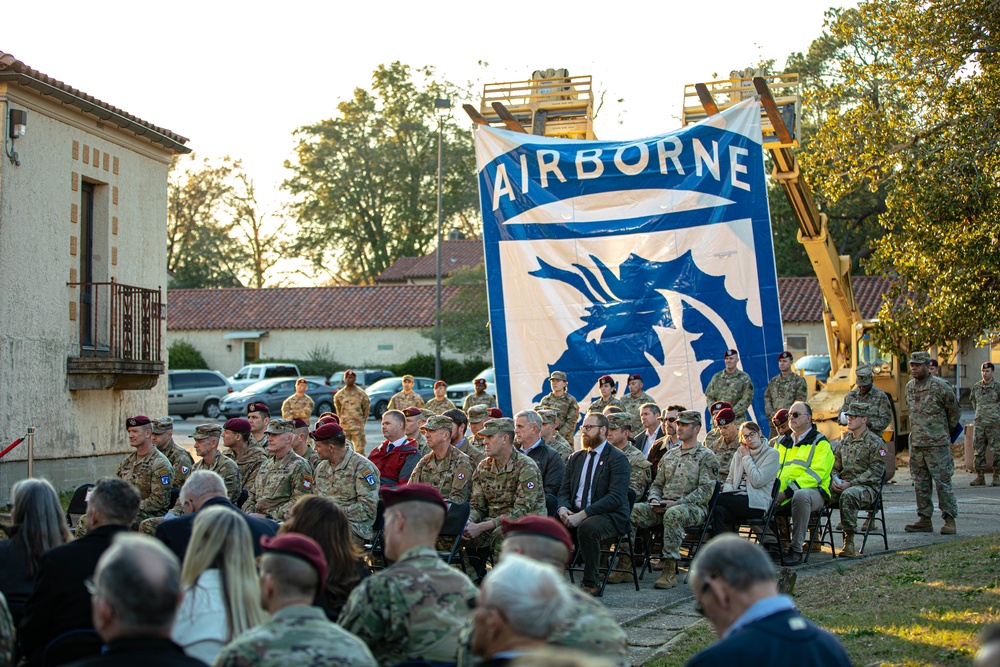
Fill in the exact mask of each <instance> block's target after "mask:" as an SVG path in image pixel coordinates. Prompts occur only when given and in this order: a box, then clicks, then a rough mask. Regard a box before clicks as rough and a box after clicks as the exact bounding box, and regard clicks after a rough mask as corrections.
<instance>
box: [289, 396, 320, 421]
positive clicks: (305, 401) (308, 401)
mask: <svg viewBox="0 0 1000 667" xmlns="http://www.w3.org/2000/svg"><path fill="white" fill-rule="evenodd" d="M315 406H316V404H315V403H314V402H313V400H312V397H311V396H309V394H302V395H301V396H299V395H298V394H292V395H291V396H289V397H288V398H286V399H285V401H284V403H282V404H281V416H282V417H284V418H285V419H295V418H296V417H298V418H299V419H305V420H306V421H309V418H310V417H311V416H312V413H313V408H314V407H315Z"/></svg>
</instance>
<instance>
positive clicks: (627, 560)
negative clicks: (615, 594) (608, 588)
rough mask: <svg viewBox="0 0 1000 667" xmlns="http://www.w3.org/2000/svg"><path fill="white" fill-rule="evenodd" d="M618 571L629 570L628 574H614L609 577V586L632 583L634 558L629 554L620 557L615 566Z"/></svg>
mask: <svg viewBox="0 0 1000 667" xmlns="http://www.w3.org/2000/svg"><path fill="white" fill-rule="evenodd" d="M615 569H616V570H629V571H628V572H612V573H611V576H610V577H608V583H609V584H621V583H625V582H626V581H632V572H631V570H632V557H631V556H629V555H628V554H622V555H620V556H618V562H617V563H616V564H615Z"/></svg>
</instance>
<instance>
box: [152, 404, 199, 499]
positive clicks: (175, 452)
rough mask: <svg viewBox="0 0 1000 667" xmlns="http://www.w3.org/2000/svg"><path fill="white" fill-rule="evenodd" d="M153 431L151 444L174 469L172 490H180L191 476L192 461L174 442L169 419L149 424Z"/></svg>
mask: <svg viewBox="0 0 1000 667" xmlns="http://www.w3.org/2000/svg"><path fill="white" fill-rule="evenodd" d="M150 426H152V430H153V444H154V445H156V448H157V449H158V450H160V452H161V453H162V454H163V455H164V456H166V457H167V460H168V461H170V465H171V466H172V467H173V469H174V484H173V488H175V489H180V488H181V487H182V486H184V482H185V481H187V478H188V475H190V474H191V467H192V466H193V465H194V459H193V458H191V455H190V454H188V451H187V450H186V449H184V448H183V447H181V446H180V445H178V444H177V443H176V442H174V420H173V419H171V418H170V417H160V418H159V419H153V420H152V421H151V422H150Z"/></svg>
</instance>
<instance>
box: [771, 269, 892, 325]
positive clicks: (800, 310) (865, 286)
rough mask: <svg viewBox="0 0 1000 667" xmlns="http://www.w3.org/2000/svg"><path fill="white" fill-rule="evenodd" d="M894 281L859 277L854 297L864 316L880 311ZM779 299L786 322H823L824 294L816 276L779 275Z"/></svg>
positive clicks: (855, 284)
mask: <svg viewBox="0 0 1000 667" xmlns="http://www.w3.org/2000/svg"><path fill="white" fill-rule="evenodd" d="M891 282H892V281H891V280H890V279H889V278H882V277H879V276H856V277H855V278H854V280H853V283H854V298H855V299H857V301H858V308H859V309H860V310H861V315H862V316H863V317H865V318H872V317H875V316H876V315H877V314H878V309H879V308H880V307H881V306H882V294H883V293H885V291H886V290H887V289H889V285H890V283H891ZM778 300H779V301H780V303H781V319H782V320H783V321H785V322H822V321H823V295H822V294H821V293H820V291H819V280H817V279H816V278H778Z"/></svg>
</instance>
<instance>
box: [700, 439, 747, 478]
mask: <svg viewBox="0 0 1000 667" xmlns="http://www.w3.org/2000/svg"><path fill="white" fill-rule="evenodd" d="M713 434H714V435H713ZM705 446H706V447H708V448H709V449H711V450H712V453H713V454H715V458H717V459H719V474H720V475H722V478H721V479H720V480H719V481H720V482H724V481H726V477H727V476H728V475H729V462H730V461H732V459H733V454H735V453H736V450H737V449H739V448H740V438H739V436H736V437H735V438H733V439H732V441H730V442H726V439H725V438H724V437H722V431H720V430H719V429H717V428H713V429H712V430H711V431H709V432H708V436H706V437H705Z"/></svg>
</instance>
